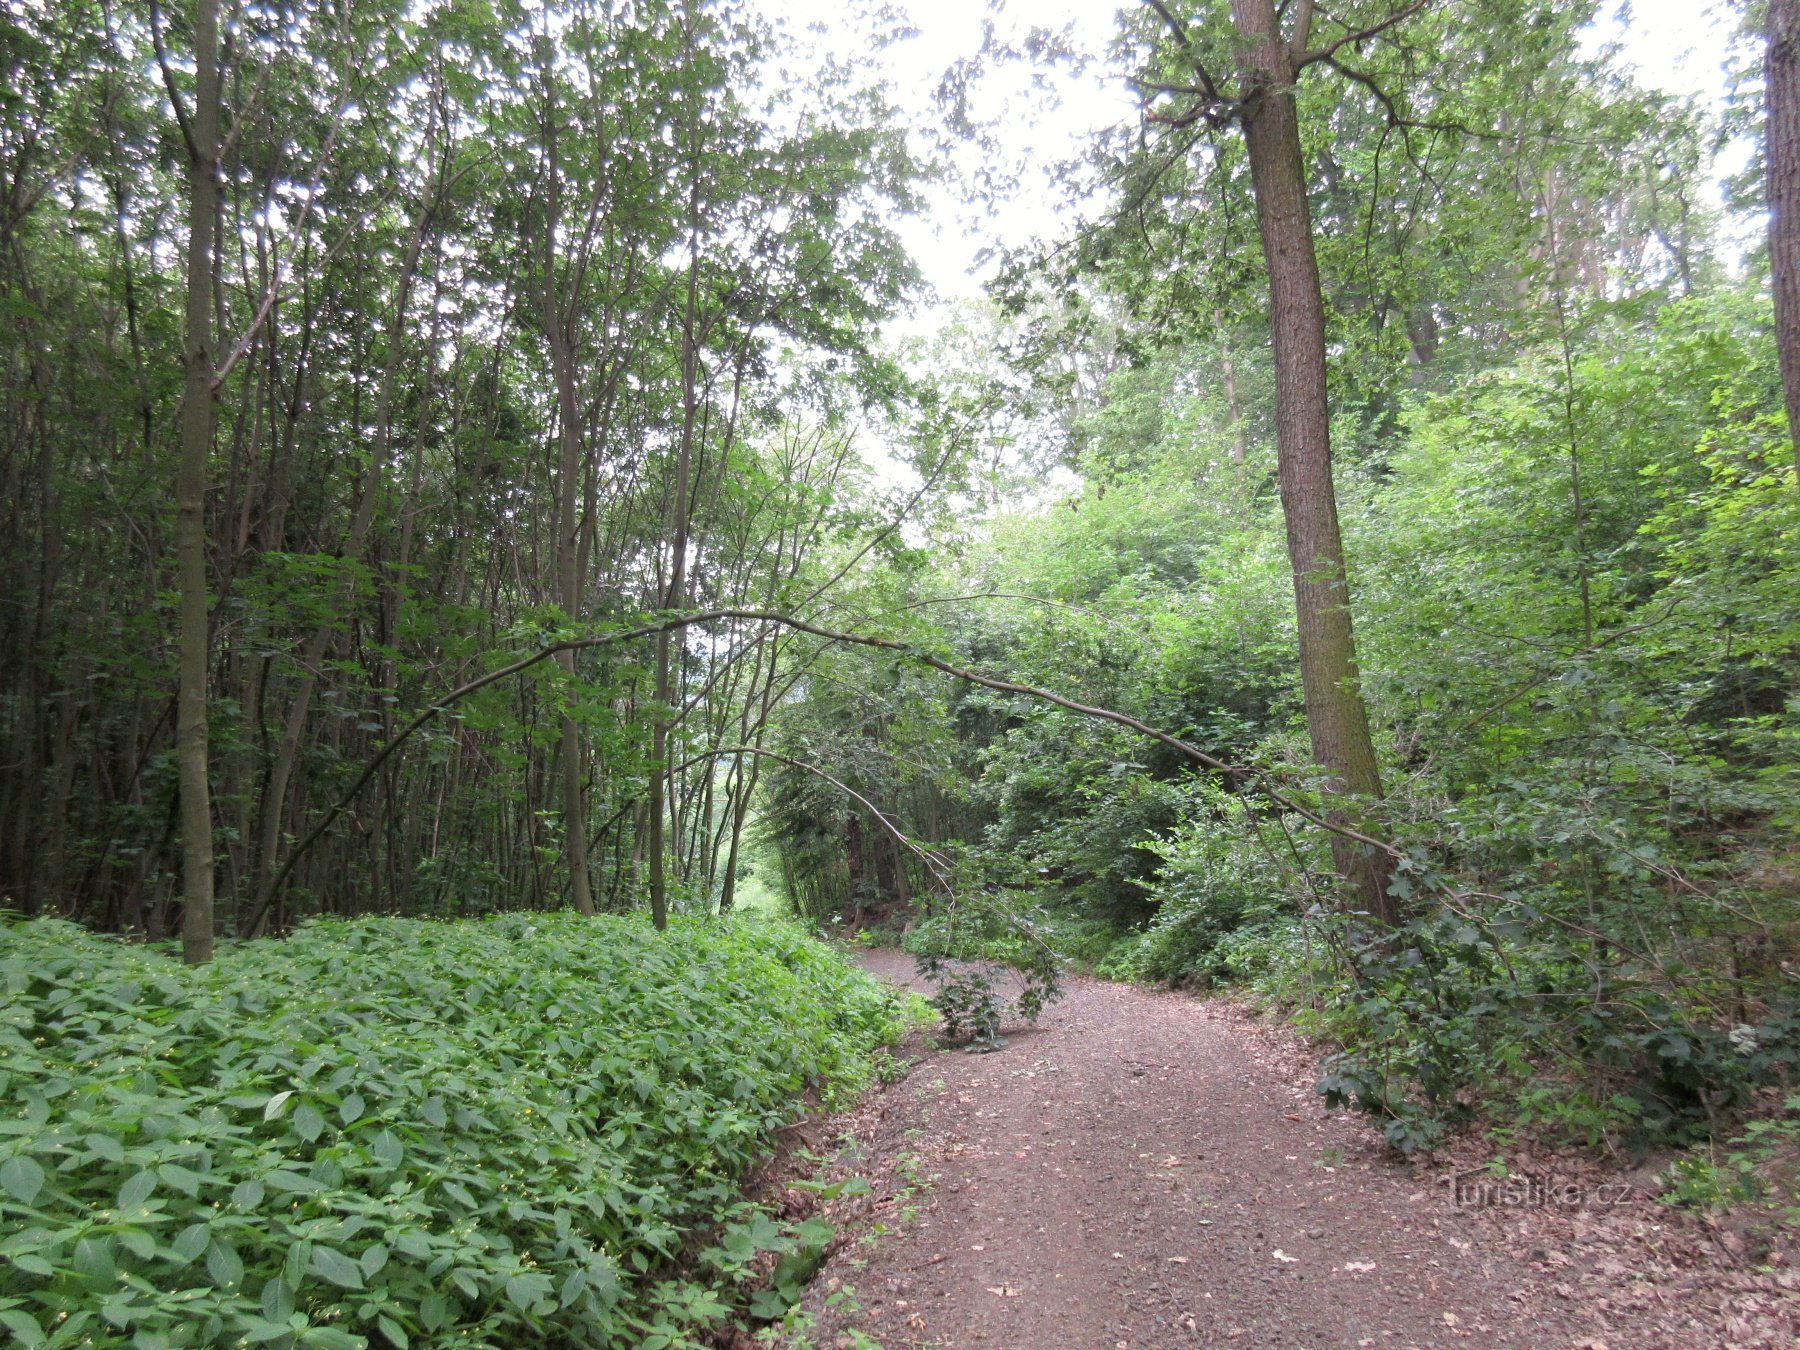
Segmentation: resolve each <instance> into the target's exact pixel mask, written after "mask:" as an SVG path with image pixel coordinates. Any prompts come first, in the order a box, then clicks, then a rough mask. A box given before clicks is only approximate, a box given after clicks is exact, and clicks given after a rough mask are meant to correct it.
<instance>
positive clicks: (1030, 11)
mask: <svg viewBox="0 0 1800 1350" xmlns="http://www.w3.org/2000/svg"><path fill="white" fill-rule="evenodd" d="M764 5H765V8H766V9H767V10H768V11H769V12H770V13H771V15H777V14H778V15H780V16H781V17H782V18H784V19H785V20H786V22H787V24H788V25H789V26H790V27H796V28H797V27H800V26H802V25H818V26H820V27H821V29H822V32H821V33H820V36H819V41H820V43H821V45H822V48H823V49H824V50H826V51H831V52H838V53H843V54H846V55H847V54H850V53H852V52H870V53H871V55H872V59H873V60H874V61H875V62H876V63H877V65H878V67H879V68H880V69H881V70H882V71H883V73H884V77H885V78H886V80H887V81H888V83H889V85H890V87H891V89H892V94H891V97H892V98H893V100H894V102H895V104H896V105H897V106H898V107H899V109H900V110H901V113H902V117H903V120H904V121H905V122H906V123H907V124H908V125H910V126H912V127H914V128H915V132H914V134H915V136H916V137H917V138H918V142H919V145H920V148H921V149H922V150H923V148H924V144H925V142H926V140H927V139H928V138H929V137H930V135H931V134H932V133H931V130H930V129H931V128H937V127H941V126H942V125H943V120H944V114H943V111H942V109H941V108H940V107H939V105H938V100H937V92H938V88H939V85H940V83H941V82H942V80H943V78H944V74H945V72H946V71H947V70H949V69H950V67H951V66H952V65H953V64H954V63H955V62H958V61H961V60H966V59H968V58H970V57H972V56H974V55H975V54H976V53H977V52H979V51H980V49H981V44H982V33H983V28H984V25H986V24H988V23H992V24H993V25H994V26H995V28H996V30H997V31H998V32H999V33H1000V34H1001V35H1002V36H1003V37H1009V38H1012V39H1014V40H1019V39H1022V38H1023V35H1024V34H1025V32H1026V31H1027V30H1028V29H1029V28H1031V27H1038V28H1047V29H1051V30H1059V29H1063V28H1065V27H1067V28H1070V29H1071V31H1072V36H1073V46H1074V47H1075V49H1076V50H1078V51H1085V52H1095V53H1099V52H1103V51H1104V50H1105V48H1106V45H1107V43H1108V41H1109V40H1110V38H1111V36H1112V33H1113V29H1114V14H1115V12H1116V6H1114V5H1112V4H1110V3H1107V2H1106V0H1098V2H1096V0H1088V2H1087V3H1083V2H1082V0H1037V2H1036V3H1033V4H1030V5H1013V6H1005V5H1004V4H1002V5H1001V6H999V7H991V6H988V5H984V4H982V3H980V2H979V0H906V2H905V3H904V4H903V5H902V6H899V7H897V8H896V9H894V10H892V11H889V12H888V13H887V14H886V15H885V16H881V15H877V16H874V17H871V16H870V15H869V14H867V13H866V12H864V11H859V10H854V9H846V8H845V7H844V6H842V5H838V4H835V3H832V0H780V3H774V0H764ZM909 26H910V28H911V29H912V30H913V33H912V35H911V36H905V37H901V36H898V35H899V34H901V33H902V32H904V30H905V29H906V28H907V27H909ZM1735 27H1736V19H1735V17H1734V16H1732V15H1729V14H1727V13H1725V12H1724V8H1723V7H1722V6H1720V5H1718V4H1709V5H1706V6H1704V7H1700V8H1697V7H1696V6H1695V5H1694V4H1693V3H1691V0H1635V3H1625V4H1611V5H1606V6H1603V8H1602V12H1601V15H1600V17H1599V19H1598V20H1597V21H1596V23H1595V24H1594V26H1593V28H1592V30H1591V32H1592V35H1593V40H1592V47H1593V48H1594V49H1595V50H1598V49H1599V48H1600V47H1601V46H1602V45H1603V44H1605V43H1611V42H1616V43H1618V44H1619V45H1620V47H1621V48H1622V50H1623V55H1624V58H1625V60H1626V61H1627V63H1629V64H1630V65H1631V66H1633V67H1635V68H1636V70H1637V72H1638V75H1639V78H1640V79H1641V81H1642V82H1643V83H1644V84H1646V85H1649V86H1651V87H1653V88H1658V89H1663V90H1666V91H1668V92H1671V93H1676V94H1694V95H1697V96H1699V97H1700V98H1702V99H1704V100H1706V101H1707V102H1708V103H1710V104H1711V105H1712V106H1713V107H1714V108H1715V109H1717V108H1719V107H1720V106H1722V103H1723V100H1724V95H1725V89H1726V77H1725V74H1724V72H1723V69H1722V67H1723V63H1724V61H1725V58H1726V51H1727V46H1728V44H1729V42H1730V39H1731V35H1732V33H1733V31H1734V29H1735ZM882 35H886V37H887V40H886V41H885V42H881V41H880V38H881V36H882ZM871 36H874V37H875V38H876V39H877V42H876V43H875V44H872V43H871V41H870V39H871ZM1039 77H1040V79H1047V83H1046V84H1042V85H1040V84H1036V83H1034V81H1033V79H1032V77H1031V76H1030V75H1029V74H1027V73H1026V72H1024V71H1022V70H1007V69H1001V68H998V67H995V68H990V69H988V70H986V71H984V72H983V74H982V78H981V81H980V86H979V94H978V98H977V100H976V102H975V104H974V107H973V109H972V112H973V114H974V115H975V116H976V117H978V118H983V119H992V120H993V122H994V124H995V127H996V136H997V138H998V141H999V143H1000V144H1001V145H1003V146H1005V147H1006V152H1005V153H1004V154H1002V155H1001V156H999V163H997V164H983V163H981V162H980V161H978V160H976V159H974V158H973V156H974V155H975V153H976V152H975V151H974V150H973V149H972V148H971V147H970V146H968V145H966V144H964V145H958V146H956V147H955V148H954V150H953V151H952V153H951V157H952V160H953V162H954V163H955V166H956V170H957V172H958V173H959V174H961V175H964V176H973V175H976V174H979V173H980V172H981V171H982V170H984V169H988V170H998V171H1000V172H1002V173H1010V174H1016V175H1017V186H1016V191H1015V192H1014V193H1013V194H1012V195H1011V196H1010V197H1009V198H1008V199H1007V200H1006V201H1005V203H1004V204H1003V205H1002V206H1000V207H999V208H998V209H996V210H993V211H992V212H990V211H989V210H988V209H987V207H986V206H985V204H981V203H975V202H972V201H971V200H970V198H969V195H968V191H967V183H966V182H960V181H956V180H955V179H954V178H946V179H945V180H944V181H942V182H940V183H938V184H937V185H935V186H934V187H933V188H931V189H930V190H928V192H927V201H928V202H929V204H930V209H929V214H928V215H927V216H924V217H921V218H918V219H914V220H909V221H907V222H906V223H905V225H904V228H903V230H902V233H903V235H904V237H905V238H906V241H907V243H908V245H909V246H910V247H911V249H912V251H913V254H914V256H915V257H916V258H917V259H918V261H919V263H920V266H921V267H922V268H923V270H924V272H925V275H926V277H927V279H929V280H930V282H931V283H932V285H934V286H935V287H936V288H937V290H938V292H939V293H940V295H941V296H943V297H944V298H946V299H951V298H956V297H963V296H970V295H973V294H975V293H976V292H977V291H978V290H979V280H978V278H979V276H980V274H981V272H982V271H983V268H982V266H981V262H980V259H981V256H982V253H983V251H984V250H985V249H987V248H990V247H993V246H995V245H997V244H998V245H1017V244H1021V243H1024V242H1026V241H1027V240H1029V239H1031V238H1033V237H1034V236H1038V235H1042V234H1043V233H1045V232H1046V231H1048V230H1051V229H1053V228H1054V227H1055V224H1056V221H1057V217H1058V214H1059V207H1060V195H1059V192H1058V190H1057V188H1056V187H1055V185H1054V184H1053V183H1052V181H1051V173H1052V170H1053V169H1054V167H1055V166H1056V165H1057V164H1058V163H1060V162H1062V161H1065V160H1067V159H1070V158H1072V157H1074V156H1077V155H1079V154H1080V153H1081V151H1082V147H1083V145H1084V143H1085V141H1086V138H1087V137H1088V136H1089V135H1090V134H1091V133H1092V132H1093V131H1095V130H1097V129H1099V128H1102V127H1107V126H1114V125H1117V124H1118V123H1119V122H1120V121H1121V120H1123V119H1126V118H1129V117H1130V116H1132V109H1133V108H1134V106H1135V103H1134V99H1133V97H1132V95H1131V94H1130V92H1129V90H1128V89H1127V88H1126V86H1125V83H1124V82H1123V80H1121V79H1119V78H1118V77H1117V75H1116V74H1115V73H1113V72H1111V71H1108V70H1106V69H1105V68H1104V67H1103V66H1098V65H1097V66H1096V67H1095V68H1093V69H1092V70H1090V71H1088V72H1086V73H1082V74H1067V73H1065V74H1063V75H1062V76H1061V77H1060V78H1055V77H1045V76H1044V75H1043V72H1042V71H1040V72H1039ZM1748 153H1749V151H1748V147H1747V146H1745V145H1743V144H1741V143H1740V144H1736V145H1733V146H1730V147H1727V149H1726V150H1725V152H1724V153H1723V154H1721V156H1720V162H1719V164H1718V166H1717V167H1718V169H1719V171H1720V173H1721V174H1725V173H1732V172H1737V171H1739V170H1741V168H1742V167H1743V165H1744V163H1745V161H1746V159H1747V156H1748ZM1759 228H1760V221H1758V222H1749V223H1747V224H1746V225H1745V226H1744V227H1743V228H1740V229H1734V230H1732V231H1730V233H1731V234H1732V236H1733V238H1734V239H1736V238H1737V237H1738V236H1739V235H1740V234H1744V233H1745V230H1749V231H1751V232H1754V231H1755V230H1756V229H1759ZM1746 242H1747V239H1746ZM930 323H931V320H930V319H929V318H928V317H924V316H915V317H913V318H912V319H911V320H910V321H908V320H906V319H902V320H901V321H900V328H901V331H912V330H914V329H915V328H916V329H919V330H920V331H923V330H924V328H928V327H929V326H930Z"/></svg>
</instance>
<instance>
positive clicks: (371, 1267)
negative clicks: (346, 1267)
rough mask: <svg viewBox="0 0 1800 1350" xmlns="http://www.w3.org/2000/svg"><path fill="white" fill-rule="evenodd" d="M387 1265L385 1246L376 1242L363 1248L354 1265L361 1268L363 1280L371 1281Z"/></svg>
mask: <svg viewBox="0 0 1800 1350" xmlns="http://www.w3.org/2000/svg"><path fill="white" fill-rule="evenodd" d="M387 1263H388V1249H387V1246H386V1244H384V1243H380V1242H376V1243H372V1244H370V1245H369V1246H367V1247H365V1248H363V1254H362V1255H361V1256H359V1257H357V1258H356V1264H357V1265H359V1266H361V1267H362V1273H363V1278H364V1279H367V1280H372V1279H374V1278H375V1276H376V1275H377V1274H379V1273H380V1271H381V1268H382V1267H383V1266H385V1265H387Z"/></svg>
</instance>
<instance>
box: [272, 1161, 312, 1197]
mask: <svg viewBox="0 0 1800 1350" xmlns="http://www.w3.org/2000/svg"><path fill="white" fill-rule="evenodd" d="M263 1181H264V1182H265V1183H267V1184H268V1186H269V1187H270V1188H271V1189H273V1190H277V1191H286V1192H288V1193H289V1194H298V1195H317V1194H318V1193H319V1192H320V1191H322V1190H324V1189H325V1188H324V1187H323V1186H321V1185H320V1184H319V1183H318V1182H316V1181H314V1180H313V1179H312V1178H311V1177H308V1176H302V1175H301V1174H300V1173H298V1172H289V1171H287V1170H286V1169H285V1168H280V1167H277V1168H276V1169H275V1170H274V1171H273V1172H270V1173H268V1174H266V1175H265V1176H264V1177H263Z"/></svg>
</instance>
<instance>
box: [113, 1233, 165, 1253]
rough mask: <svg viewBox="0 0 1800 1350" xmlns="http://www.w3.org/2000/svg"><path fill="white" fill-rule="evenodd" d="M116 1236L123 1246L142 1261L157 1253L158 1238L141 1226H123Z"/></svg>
mask: <svg viewBox="0 0 1800 1350" xmlns="http://www.w3.org/2000/svg"><path fill="white" fill-rule="evenodd" d="M114 1236H115V1237H117V1238H118V1240H119V1245H120V1246H121V1247H123V1248H124V1249H125V1250H126V1251H128V1252H130V1253H131V1254H132V1255H133V1256H135V1257H137V1259H138V1260H140V1261H148V1260H150V1258H151V1257H153V1256H155V1255H156V1239H155V1238H153V1237H151V1236H150V1235H149V1234H148V1233H146V1232H145V1231H144V1230H143V1229H141V1228H121V1229H120V1230H119V1231H118V1232H117V1233H116V1234H114Z"/></svg>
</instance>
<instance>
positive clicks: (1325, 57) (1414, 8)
mask: <svg viewBox="0 0 1800 1350" xmlns="http://www.w3.org/2000/svg"><path fill="white" fill-rule="evenodd" d="M1153 2H1154V0H1153ZM1430 3H1431V0H1413V2H1412V4H1410V5H1407V6H1406V7H1405V8H1403V9H1397V10H1395V11H1394V12H1393V13H1392V14H1389V15H1388V16H1387V17H1386V18H1385V19H1381V20H1378V21H1377V22H1375V23H1372V24H1370V25H1369V26H1368V27H1367V28H1355V29H1350V30H1348V31H1347V32H1345V34H1344V35H1343V36H1342V37H1340V38H1338V39H1337V40H1336V41H1335V42H1330V43H1327V44H1326V45H1325V46H1323V47H1320V48H1317V49H1316V50H1314V51H1310V52H1307V53H1306V54H1305V55H1303V56H1301V57H1300V58H1299V59H1298V60H1297V61H1296V62H1295V63H1294V69H1295V70H1296V71H1299V70H1304V69H1305V68H1306V67H1307V66H1310V65H1312V64H1313V63H1314V62H1315V61H1329V60H1330V59H1331V58H1332V56H1333V55H1335V54H1336V53H1337V51H1338V50H1339V49H1340V48H1343V47H1349V46H1352V45H1354V44H1355V43H1358V42H1367V41H1368V40H1369V39H1370V38H1372V37H1374V36H1376V35H1377V34H1379V33H1385V32H1386V31H1387V30H1388V29H1390V28H1392V27H1393V26H1394V25H1395V24H1397V23H1402V22H1404V21H1405V20H1407V19H1410V18H1412V16H1413V15H1415V14H1417V13H1418V12H1419V11H1420V10H1422V9H1424V8H1425V6H1426V5H1428V4H1430ZM1308 7H1309V8H1310V6H1308ZM1333 22H1339V21H1338V20H1333Z"/></svg>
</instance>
